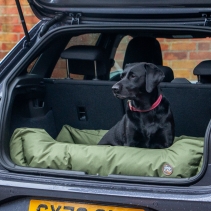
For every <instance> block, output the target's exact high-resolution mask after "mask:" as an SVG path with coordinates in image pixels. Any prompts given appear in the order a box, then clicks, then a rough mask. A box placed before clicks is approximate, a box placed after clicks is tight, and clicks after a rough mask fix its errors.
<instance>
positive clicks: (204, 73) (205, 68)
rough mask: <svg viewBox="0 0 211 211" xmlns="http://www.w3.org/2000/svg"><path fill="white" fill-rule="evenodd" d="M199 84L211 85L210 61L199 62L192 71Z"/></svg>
mask: <svg viewBox="0 0 211 211" xmlns="http://www.w3.org/2000/svg"><path fill="white" fill-rule="evenodd" d="M193 74H194V75H197V77H198V81H199V82H200V83H211V60H206V61H202V62H200V63H199V64H198V65H197V66H196V67H195V68H194V70H193Z"/></svg>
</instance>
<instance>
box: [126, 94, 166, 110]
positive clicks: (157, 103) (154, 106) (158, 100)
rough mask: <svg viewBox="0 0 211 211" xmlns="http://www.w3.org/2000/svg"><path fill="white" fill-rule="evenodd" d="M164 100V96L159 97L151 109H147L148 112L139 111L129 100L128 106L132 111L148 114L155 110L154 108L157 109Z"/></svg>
mask: <svg viewBox="0 0 211 211" xmlns="http://www.w3.org/2000/svg"><path fill="white" fill-rule="evenodd" d="M162 98H163V96H162V95H160V96H159V97H158V99H157V100H156V101H155V103H153V105H152V106H151V108H149V109H146V110H139V109H137V108H135V107H133V106H132V105H131V100H128V105H129V108H130V110H131V111H137V112H148V111H151V110H153V109H154V108H156V107H157V106H158V105H159V104H160V102H161V100H162Z"/></svg>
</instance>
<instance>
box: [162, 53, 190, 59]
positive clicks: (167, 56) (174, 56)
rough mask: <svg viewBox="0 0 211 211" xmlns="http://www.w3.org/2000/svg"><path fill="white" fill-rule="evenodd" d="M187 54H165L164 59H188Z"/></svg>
mask: <svg viewBox="0 0 211 211" xmlns="http://www.w3.org/2000/svg"><path fill="white" fill-rule="evenodd" d="M186 58H187V52H173V53H171V52H164V59H167V60H177V59H186Z"/></svg>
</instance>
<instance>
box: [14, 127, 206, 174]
mask: <svg viewBox="0 0 211 211" xmlns="http://www.w3.org/2000/svg"><path fill="white" fill-rule="evenodd" d="M106 132H107V131H106V130H79V129H75V128H73V127H70V126H68V125H64V126H63V128H62V130H61V132H60V133H59V135H58V136H57V138H56V140H54V139H53V138H52V137H51V136H50V135H49V134H48V133H47V132H46V131H45V130H43V129H36V128H18V129H16V130H15V131H14V133H13V135H12V137H11V141H10V156H11V159H12V161H13V162H14V163H15V164H16V165H19V166H25V167H35V168H50V169H61V170H73V171H83V172H86V173H87V174H91V175H95V174H99V175H101V176H107V175H110V174H116V175H131V176H152V177H173V178H189V177H191V176H194V175H196V174H197V172H198V171H199V170H200V168H201V164H202V157H203V145H204V140H203V138H196V137H187V136H180V137H177V138H175V140H174V144H173V145H172V146H171V147H169V148H167V149H142V148H133V147H126V146H102V145H100V146H98V145H96V144H97V143H98V142H99V141H100V139H101V138H102V136H103V135H104V134H105V133H106Z"/></svg>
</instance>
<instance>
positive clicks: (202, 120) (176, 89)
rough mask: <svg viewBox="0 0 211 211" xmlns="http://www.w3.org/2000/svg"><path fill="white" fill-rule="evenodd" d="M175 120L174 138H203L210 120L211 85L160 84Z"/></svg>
mask: <svg viewBox="0 0 211 211" xmlns="http://www.w3.org/2000/svg"><path fill="white" fill-rule="evenodd" d="M160 87H161V89H162V92H163V94H164V95H165V97H166V98H167V99H168V101H169V103H170V106H171V110H172V112H173V116H174V120H175V130H176V131H175V132H176V134H175V135H176V136H181V135H186V136H195V137H204V135H205V131H206V128H207V125H208V123H209V121H210V118H211V85H208V84H192V83H183V84H182V83H161V84H160Z"/></svg>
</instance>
